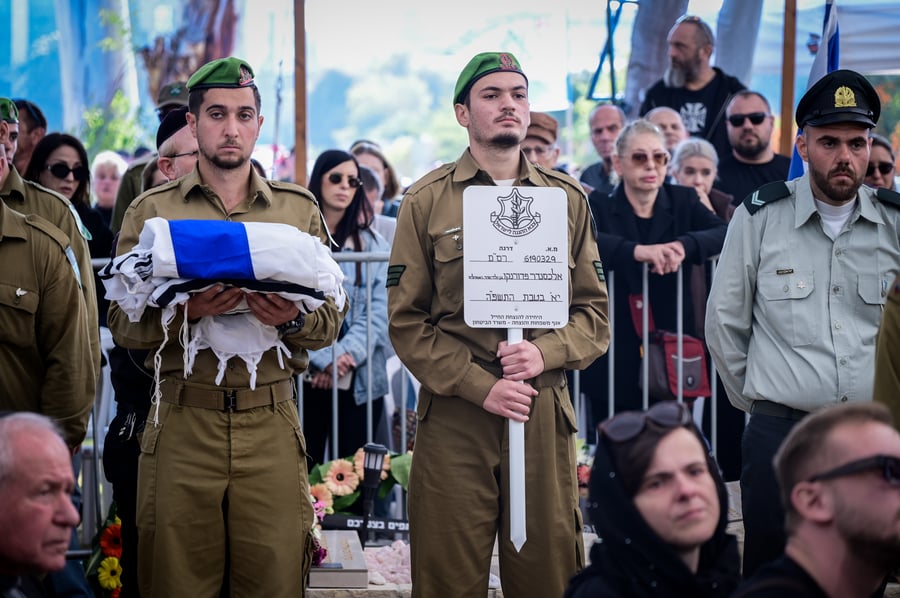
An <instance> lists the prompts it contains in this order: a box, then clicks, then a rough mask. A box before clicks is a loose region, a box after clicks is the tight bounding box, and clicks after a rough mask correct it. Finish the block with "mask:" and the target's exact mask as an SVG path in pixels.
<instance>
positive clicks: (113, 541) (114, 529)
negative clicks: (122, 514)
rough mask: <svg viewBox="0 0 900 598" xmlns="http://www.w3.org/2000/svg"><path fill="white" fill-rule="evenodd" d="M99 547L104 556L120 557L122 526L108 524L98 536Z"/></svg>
mask: <svg viewBox="0 0 900 598" xmlns="http://www.w3.org/2000/svg"><path fill="white" fill-rule="evenodd" d="M100 549H101V550H102V551H103V555H104V556H114V557H116V558H117V559H120V558H122V526H121V525H110V526H107V528H106V529H105V530H103V535H101V536H100Z"/></svg>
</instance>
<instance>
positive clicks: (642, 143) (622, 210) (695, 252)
mask: <svg viewBox="0 0 900 598" xmlns="http://www.w3.org/2000/svg"><path fill="white" fill-rule="evenodd" d="M612 159H613V168H615V170H616V172H617V173H618V174H619V184H618V185H616V187H615V188H614V189H613V190H612V192H611V193H609V194H608V195H605V194H601V193H599V192H597V191H595V192H593V193H591V195H590V198H589V199H590V204H591V211H592V212H593V214H594V220H595V222H596V224H597V246H598V247H599V250H600V259H601V260H602V261H603V267H604V269H605V270H607V271H608V272H612V273H614V280H613V286H614V294H615V296H614V297H613V301H614V302H615V303H614V307H615V317H614V319H613V322H612V328H613V333H614V345H613V347H611V349H610V350H611V351H615V366H616V369H615V408H616V411H621V410H624V409H639V408H641V406H642V405H643V401H642V393H641V388H640V386H639V379H640V368H641V341H642V334H641V332H642V329H641V328H640V326H641V313H640V309H639V307H640V306H638V304H637V303H638V302H637V301H636V298H637V297H639V296H640V295H641V293H642V288H643V275H642V272H643V265H644V264H649V268H650V274H649V293H650V294H649V297H650V306H649V309H650V313H649V314H648V316H649V321H651V322H653V324H654V325H655V328H656V329H658V330H671V331H674V330H676V328H677V324H676V322H677V313H676V311H677V303H676V302H677V288H678V287H677V284H678V275H677V272H678V270H679V268H681V266H682V264H685V263H689V264H702V263H704V261H705V260H707V259H708V258H710V257H712V256H714V255H716V254H718V253H719V251H720V250H721V249H722V244H723V243H724V241H725V230H726V227H727V225H726V224H725V221H723V220H722V219H721V218H719V217H718V216H716V215H715V214H713V213H712V212H711V211H710V210H709V209H707V208H706V206H704V205H703V204H702V203H701V202H700V199H699V197H698V196H697V192H696V191H695V190H694V189H693V188H687V187H682V186H680V185H671V184H669V183H665V178H666V167H667V166H668V164H669V153H668V152H667V151H666V145H665V137H664V136H663V134H662V132H661V131H660V130H659V128H658V127H657V126H656V125H654V124H653V123H651V122H650V121H647V120H643V119H640V120H636V121H634V122H632V123H630V124H628V125H627V126H626V127H625V128H624V129H622V131H621V132H620V133H619V136H618V137H617V138H616V149H615V153H614V154H613V157H612ZM683 297H684V309H683V316H684V320H683V326H684V328H683V330H684V332H685V333H686V334H692V333H694V332H695V322H694V309H693V302H692V300H691V277H690V275H686V276H684V278H683ZM633 308H634V311H632V309H633ZM700 324H701V325H702V323H700ZM607 359H608V357H607V356H603V357H601V358H600V359H598V360H597V361H595V362H594V363H593V364H592V365H591V366H590V367H589V368H588V369H587V370H586V371H585V373H586V374H587V375H586V378H583V380H584V386H583V388H585V389H586V392H587V393H589V395H590V396H591V401H592V406H593V415H594V418H593V419H594V421H595V422H596V421H597V420H599V419H601V418H602V417H603V414H604V413H606V411H607V408H608V407H607V405H608V398H607V395H608V379H609V374H608V369H609V366H608V361H607Z"/></svg>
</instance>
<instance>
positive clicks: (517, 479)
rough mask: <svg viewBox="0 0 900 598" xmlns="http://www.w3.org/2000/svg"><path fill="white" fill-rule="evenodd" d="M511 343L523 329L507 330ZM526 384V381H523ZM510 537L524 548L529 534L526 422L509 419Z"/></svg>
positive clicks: (507, 340) (507, 338) (518, 341)
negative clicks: (526, 529)
mask: <svg viewBox="0 0 900 598" xmlns="http://www.w3.org/2000/svg"><path fill="white" fill-rule="evenodd" d="M506 342H507V343H508V344H510V345H515V344H516V343H521V342H522V329H521V328H510V329H509V330H507V332H506ZM521 383H522V384H525V382H524V381H522V382H521ZM509 539H510V541H511V542H512V543H513V546H515V547H516V552H518V551H520V550H522V546H524V545H525V540H527V539H528V536H527V535H526V533H525V422H517V421H514V420H509Z"/></svg>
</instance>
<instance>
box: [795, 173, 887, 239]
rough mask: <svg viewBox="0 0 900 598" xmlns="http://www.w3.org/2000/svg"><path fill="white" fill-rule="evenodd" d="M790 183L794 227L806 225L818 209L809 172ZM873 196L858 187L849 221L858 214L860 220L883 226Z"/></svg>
mask: <svg viewBox="0 0 900 598" xmlns="http://www.w3.org/2000/svg"><path fill="white" fill-rule="evenodd" d="M792 182H793V183H794V184H795V185H796V186H795V189H796V197H797V199H796V208H795V214H794V218H795V221H794V225H795V226H796V227H800V226H802V225H803V224H804V223H806V221H807V220H809V219H810V218H811V217H812V215H813V214H815V213H817V212H818V209H817V208H816V202H815V199H814V197H813V193H812V187H810V185H809V172H807V173H805V174H804V175H803V176H802V177H800V178H799V179H796V180H795V181H792ZM873 195H874V193H873V192H872V190H871V189H869V188H868V187H867V186H866V185H860V187H859V190H858V191H857V192H856V199H857V200H858V201H857V207H856V209H855V210H854V213H853V216H851V221H852V220H853V219H855V218H856V215H857V214H858V215H859V217H860V218H865V219H866V220H869V221H870V222H874V223H875V224H884V218H882V217H881V214H880V213H879V212H878V209H877V208H876V207H875V204H874V203H872V196H873Z"/></svg>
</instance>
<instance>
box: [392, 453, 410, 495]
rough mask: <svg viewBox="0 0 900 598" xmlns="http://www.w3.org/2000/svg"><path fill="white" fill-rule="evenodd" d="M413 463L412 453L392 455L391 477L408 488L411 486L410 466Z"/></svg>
mask: <svg viewBox="0 0 900 598" xmlns="http://www.w3.org/2000/svg"><path fill="white" fill-rule="evenodd" d="M411 465H412V453H405V454H403V455H391V477H392V478H394V480H395V481H396V482H397V483H398V484H400V486H401V487H402V488H403V489H404V490H406V489H407V488H409V468H410V466H411Z"/></svg>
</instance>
